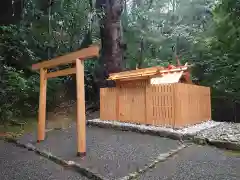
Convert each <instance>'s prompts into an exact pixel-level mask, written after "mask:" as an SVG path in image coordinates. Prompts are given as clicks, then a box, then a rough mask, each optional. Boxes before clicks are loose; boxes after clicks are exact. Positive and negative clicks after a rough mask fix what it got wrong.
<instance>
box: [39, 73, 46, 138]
mask: <svg viewBox="0 0 240 180" xmlns="http://www.w3.org/2000/svg"><path fill="white" fill-rule="evenodd" d="M46 74H47V70H46V69H43V68H41V69H40V95H39V110H38V142H40V141H43V140H44V139H45V124H46V95H47V79H46Z"/></svg>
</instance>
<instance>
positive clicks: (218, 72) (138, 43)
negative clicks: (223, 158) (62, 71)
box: [0, 0, 240, 122]
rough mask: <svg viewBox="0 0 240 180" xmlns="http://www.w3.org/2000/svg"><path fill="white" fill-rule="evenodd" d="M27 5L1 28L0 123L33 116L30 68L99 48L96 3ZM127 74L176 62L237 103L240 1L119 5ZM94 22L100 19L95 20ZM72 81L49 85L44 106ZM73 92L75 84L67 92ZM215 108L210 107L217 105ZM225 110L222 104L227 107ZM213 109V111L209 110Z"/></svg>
mask: <svg viewBox="0 0 240 180" xmlns="http://www.w3.org/2000/svg"><path fill="white" fill-rule="evenodd" d="M53 2H54V3H53V4H52V5H51V6H48V5H47V1H38V0H25V1H24V6H23V11H22V19H21V21H20V22H19V23H18V24H16V25H9V26H1V27H0V82H1V83H0V104H1V105H0V118H1V120H0V121H1V122H3V121H4V120H6V119H9V118H12V117H14V116H21V115H22V116H23V115H24V116H26V115H30V114H32V113H36V112H37V106H38V93H39V75H38V74H37V73H36V72H32V71H31V69H30V67H31V64H33V63H36V62H38V61H39V60H40V59H44V60H46V59H51V58H52V57H55V56H58V55H62V54H65V53H68V52H71V51H74V50H77V49H80V48H83V47H87V46H88V45H89V44H91V43H93V42H99V39H100V37H99V36H100V33H99V23H98V20H100V19H99V17H101V15H102V14H97V12H96V10H95V9H94V8H93V7H94V5H93V6H91V4H89V3H90V2H91V3H95V1H79V0H68V1H65V0H56V1H53ZM123 2H124V3H125V5H124V11H123V14H122V19H121V20H122V21H121V23H122V30H123V38H124V41H125V43H126V44H127V48H126V51H125V65H126V68H130V69H132V68H135V67H136V66H137V65H141V66H142V67H148V66H155V65H164V66H166V65H167V64H168V63H175V62H176V61H175V56H176V55H178V56H179V57H180V60H181V62H182V63H185V62H190V63H192V64H194V65H195V67H194V68H193V70H192V73H193V79H194V80H198V81H199V82H200V84H202V85H207V86H211V87H212V89H213V90H212V93H213V96H221V97H222V96H224V97H226V98H235V99H236V100H238V99H239V98H240V97H239V89H240V85H239V83H238V82H239V81H240V75H239V74H240V68H239V64H240V60H239V57H240V53H239V50H238V49H239V46H240V40H239V34H240V28H239V27H240V21H239V11H240V1H239V0H220V1H215V0H170V1H169V0H129V1H123ZM97 17H98V19H97ZM96 65H97V62H96V61H87V62H86V63H85V82H86V87H85V88H86V99H87V101H90V102H92V101H93V102H97V101H99V100H98V99H97V97H98V96H97V94H98V93H99V92H98V88H97V86H96V82H95V79H96V77H95V75H94V71H95V69H96V67H98V66H96ZM71 79H72V78H69V77H64V78H56V79H52V80H49V81H48V93H47V95H48V98H47V99H48V105H49V106H54V102H55V100H56V99H54V93H55V92H56V90H57V89H59V88H62V87H63V86H67V83H66V82H68V81H69V80H70V81H71ZM67 88H72V89H74V88H75V87H74V86H71V87H67ZM214 106H215V105H214ZM226 106H227V105H226ZM213 108H214V107H213Z"/></svg>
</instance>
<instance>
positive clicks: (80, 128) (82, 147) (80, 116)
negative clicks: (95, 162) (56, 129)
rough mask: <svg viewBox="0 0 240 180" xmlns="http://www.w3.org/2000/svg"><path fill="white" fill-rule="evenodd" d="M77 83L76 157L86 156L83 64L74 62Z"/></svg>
mask: <svg viewBox="0 0 240 180" xmlns="http://www.w3.org/2000/svg"><path fill="white" fill-rule="evenodd" d="M76 81H77V155H78V156H85V155H86V115H85V90H84V62H83V61H81V60H80V59H77V60H76Z"/></svg>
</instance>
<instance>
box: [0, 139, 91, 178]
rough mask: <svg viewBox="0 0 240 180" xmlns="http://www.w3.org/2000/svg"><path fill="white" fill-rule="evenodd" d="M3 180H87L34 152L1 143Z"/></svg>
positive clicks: (0, 164) (0, 156)
mask: <svg viewBox="0 0 240 180" xmlns="http://www.w3.org/2000/svg"><path fill="white" fill-rule="evenodd" d="M0 179H1V180H87V178H85V177H83V176H82V175H80V174H79V173H77V172H74V171H71V170H67V169H64V168H63V167H61V166H60V165H57V164H55V163H53V162H51V161H49V160H47V159H45V158H43V157H41V156H39V155H37V154H35V153H34V152H30V151H28V150H26V149H23V148H19V147H16V146H15V145H13V144H10V143H6V142H3V141H0Z"/></svg>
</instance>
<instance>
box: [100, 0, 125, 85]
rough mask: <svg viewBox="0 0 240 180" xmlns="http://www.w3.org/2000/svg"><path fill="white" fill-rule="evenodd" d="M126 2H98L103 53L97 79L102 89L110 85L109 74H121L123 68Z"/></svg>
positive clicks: (101, 0)
mask: <svg viewBox="0 0 240 180" xmlns="http://www.w3.org/2000/svg"><path fill="white" fill-rule="evenodd" d="M123 5H124V0H97V2H96V7H97V9H98V10H99V12H101V13H100V14H101V17H100V21H99V23H100V35H101V42H102V52H101V57H100V67H98V70H97V74H96V75H97V79H98V84H99V85H100V87H106V86H108V85H109V83H107V81H106V80H105V79H106V78H107V77H108V75H109V73H115V72H120V71H121V70H122V68H123V43H122V29H121V14H122V11H123Z"/></svg>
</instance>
